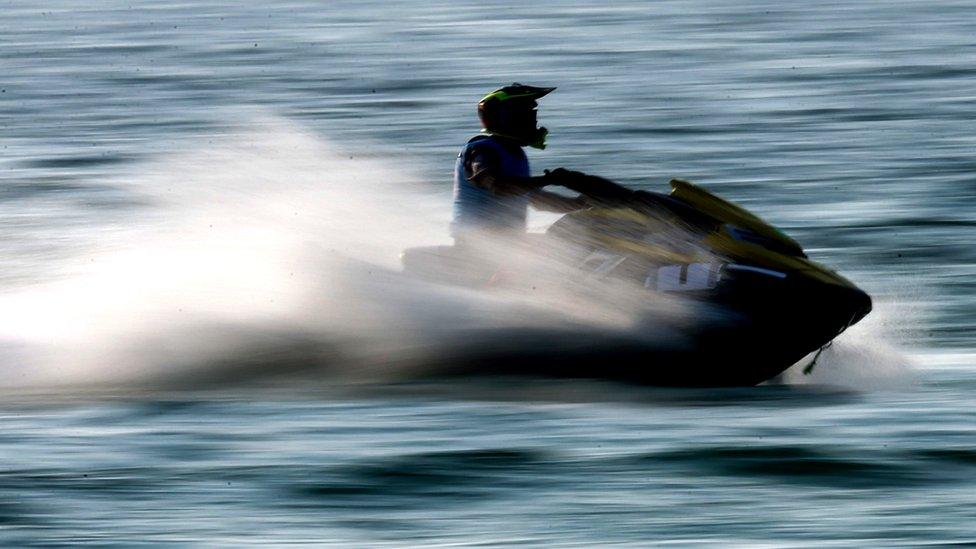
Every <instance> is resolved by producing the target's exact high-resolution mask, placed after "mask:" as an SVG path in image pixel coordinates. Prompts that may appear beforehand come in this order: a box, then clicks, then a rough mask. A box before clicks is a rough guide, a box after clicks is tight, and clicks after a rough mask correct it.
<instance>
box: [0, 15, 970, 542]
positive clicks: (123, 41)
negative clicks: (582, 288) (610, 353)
mask: <svg viewBox="0 0 976 549" xmlns="http://www.w3.org/2000/svg"><path fill="white" fill-rule="evenodd" d="M516 81H517V82H522V83H525V84H531V85H538V86H556V87H558V89H557V90H556V91H555V92H553V93H552V94H550V95H549V96H547V97H545V98H544V99H542V100H541V101H540V107H539V118H540V121H541V123H542V124H544V125H545V126H546V127H548V128H549V129H550V137H549V140H548V146H547V148H546V149H545V150H530V152H529V158H530V161H531V163H532V167H533V171H534V172H535V173H541V172H542V170H543V169H552V168H556V167H566V168H568V169H573V170H578V171H582V172H585V173H590V174H595V175H600V176H603V177H606V178H608V179H611V180H614V181H617V182H619V183H621V184H624V185H627V186H629V187H631V188H638V189H646V190H657V191H667V189H668V181H669V180H670V179H672V178H682V179H686V180H690V181H694V182H696V183H697V184H699V185H702V186H703V187H705V188H707V189H709V190H710V191H712V192H714V193H717V194H718V195H720V196H722V197H724V198H726V199H728V200H732V201H734V202H736V203H737V204H740V205H742V206H744V207H746V208H748V209H749V210H751V211H753V212H755V213H756V214H758V215H760V216H762V217H763V218H764V219H766V220H768V221H769V222H771V223H773V224H774V225H776V226H777V227H779V228H781V229H782V230H783V231H784V232H785V233H787V234H788V235H790V236H792V237H793V238H795V239H796V240H797V241H799V242H800V243H802V244H803V246H804V247H805V249H806V251H807V253H808V254H809V256H810V257H811V258H812V259H813V260H815V261H817V262H820V263H823V264H825V265H827V266H829V267H830V268H832V269H836V270H837V271H838V272H840V273H842V274H843V275H844V276H846V277H848V278H849V279H850V280H852V281H853V282H854V283H856V284H857V285H858V286H860V287H861V288H863V289H865V290H866V291H867V292H868V293H870V294H871V296H872V297H873V299H874V311H873V312H872V313H871V314H870V315H869V316H868V317H867V318H865V319H864V320H863V321H862V322H861V323H859V324H858V325H857V326H854V327H852V328H851V329H850V330H848V331H847V332H846V333H844V334H843V335H841V336H840V337H839V338H838V339H837V340H836V341H835V342H834V344H833V345H832V346H831V347H830V348H828V349H826V350H825V351H824V352H823V353H822V355H821V356H820V357H819V358H818V359H817V363H816V365H815V367H814V368H812V369H810V368H807V366H809V364H806V363H804V364H799V365H797V366H796V367H794V368H792V369H790V370H788V371H787V372H786V373H785V374H784V375H783V376H781V377H780V378H778V379H775V380H773V381H771V382H769V383H766V384H763V385H760V386H757V387H750V388H738V389H662V388H653V387H641V386H633V385H626V384H620V383H613V382H609V381H605V380H599V379H589V380H586V379H546V378H539V377H518V376H516V377H470V378H468V377H465V376H458V377H453V378H451V379H449V380H444V379H434V378H430V377H428V376H425V375H423V373H424V369H423V366H424V365H429V364H435V363H438V364H442V365H443V363H444V362H448V363H449V362H450V361H452V360H456V359H458V357H460V358H462V359H463V358H464V352H465V351H464V349H465V348H466V347H465V345H466V344H468V343H471V342H472V341H479V338H481V337H482V336H483V335H484V334H485V333H488V332H490V333H493V334H497V333H508V334H510V335H511V338H510V339H508V340H505V341H498V340H497V338H496V340H495V344H504V345H510V346H511V348H512V349H520V348H521V349H524V350H525V352H526V354H525V357H526V358H525V360H526V361H530V360H533V358H532V357H539V356H540V353H541V354H543V355H544V354H545V353H546V352H548V351H549V349H547V348H546V346H547V345H554V343H553V342H552V341H549V340H534V339H532V338H531V337H519V336H518V334H520V333H528V332H526V330H529V329H545V328H547V327H555V326H564V323H566V322H569V321H571V322H572V323H573V324H574V326H576V327H577V328H580V327H581V326H582V327H583V328H586V327H593V328H594V329H597V328H599V329H602V330H613V329H623V328H621V326H623V325H624V324H626V320H625V319H621V318H617V317H616V316H615V315H614V311H613V310H600V311H594V310H592V308H590V307H582V306H579V305H578V304H575V303H573V302H572V300H550V299H543V300H541V301H539V300H536V301H533V300H527V299H526V298H525V296H521V297H519V296H511V295H505V294H504V292H490V291H475V290H469V289H464V288H448V287H435V286H431V285H424V284H418V283H416V282H410V281H407V280H405V279H404V278H403V277H402V276H401V275H400V274H399V273H398V269H399V267H398V265H399V253H400V251H401V250H403V249H405V248H408V247H411V246H424V245H436V244H444V243H448V242H449V241H450V239H449V237H448V231H447V225H448V221H449V218H450V203H451V176H452V170H453V167H454V162H455V158H456V155H457V152H458V150H459V148H460V147H461V145H462V144H463V143H465V141H466V140H467V139H469V138H470V137H472V136H473V135H476V134H477V133H478V131H479V129H480V127H479V124H478V120H477V116H476V112H475V104H476V103H477V101H478V99H479V98H480V97H482V96H483V95H484V94H486V93H488V92H489V91H491V90H493V89H496V88H498V87H501V86H503V85H506V84H509V83H511V82H516ZM974 89H976V3H974V2H972V0H934V1H932V2H916V1H908V0H877V1H872V2H866V1H855V2H841V1H838V0H826V1H819V2H781V1H772V0H735V1H731V0H700V1H690V0H662V1H657V2H644V1H639V0H620V1H614V2H598V1H581V0H536V1H534V2H524V1H515V0H499V1H493V2H481V1H472V0H451V1H445V0H424V1H419V0H398V1H393V2H379V1H375V0H356V1H351V0H328V1H313V0H281V1H278V2H267V3H258V2H255V3H251V2H231V1H227V0H163V1H153V2H150V1H146V0H88V1H86V2H80V1H74V0H50V1H47V2H33V1H28V0H2V1H0V265H2V269H0V545H2V546H4V547H61V546H71V547H75V546H94V547H140V546H153V547H155V546H176V547H183V546H185V547H196V546H207V547H242V546H299V545H308V546H314V547H472V546H473V547H547V548H548V547H615V546H619V547H652V546H661V547H723V548H724V547H858V548H862V547H920V546H921V547H945V546H972V545H976V412H974V410H973V396H972V395H973V392H974V391H976V360H974V357H976V348H974V347H976V246H974V242H976V208H974V207H973V202H972V201H973V200H974V199H976V92H974ZM553 219H554V218H553V216H551V215H549V216H547V215H544V214H533V217H532V219H531V226H532V228H533V230H536V231H539V230H544V229H545V227H546V226H547V224H548V223H551V222H552V221H553ZM552 282H554V281H552V280H547V278H546V276H545V273H540V274H539V286H540V288H542V287H545V286H547V285H548V284H549V283H552ZM567 319H570V320H567ZM803 320H804V311H803V310H796V311H794V313H793V314H792V315H791V317H790V318H784V319H783V322H784V323H792V324H795V325H796V326H797V328H796V329H797V330H802V329H803V325H804V324H803ZM642 329H643V330H646V331H647V332H648V333H649V335H653V334H651V332H655V331H656V330H658V328H656V327H655V326H653V325H649V326H643V327H642ZM669 329H671V327H667V326H663V325H662V326H661V327H660V330H661V333H669V332H668V331H667V330H669ZM500 331H501V332H500ZM531 333H537V332H531ZM662 337H663V336H662ZM576 343H577V344H579V342H576ZM519 346H521V347H519ZM555 351H556V350H555V349H554V350H553V352H555ZM561 352H565V351H564V350H563V351H561ZM755 353H756V354H757V356H758V354H759V353H762V349H761V348H757V349H755ZM515 354H516V355H518V353H515ZM647 367H648V368H673V367H681V365H676V364H648V366H647ZM726 367H728V368H739V367H748V358H746V359H743V358H742V357H730V359H729V363H728V364H727V366H726ZM804 370H808V372H806V373H805V372H804Z"/></svg>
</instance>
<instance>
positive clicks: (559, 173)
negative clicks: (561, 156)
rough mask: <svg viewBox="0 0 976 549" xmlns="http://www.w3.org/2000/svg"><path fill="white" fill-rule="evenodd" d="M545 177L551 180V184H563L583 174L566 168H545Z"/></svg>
mask: <svg viewBox="0 0 976 549" xmlns="http://www.w3.org/2000/svg"><path fill="white" fill-rule="evenodd" d="M545 174H546V176H545V177H546V179H547V180H550V181H552V184H553V185H563V184H565V183H566V182H567V181H570V180H573V179H577V178H579V177H582V176H583V173H582V172H574V171H572V170H567V169H566V168H556V169H555V170H545Z"/></svg>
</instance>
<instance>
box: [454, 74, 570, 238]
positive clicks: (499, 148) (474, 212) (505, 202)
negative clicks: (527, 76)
mask: <svg viewBox="0 0 976 549" xmlns="http://www.w3.org/2000/svg"><path fill="white" fill-rule="evenodd" d="M555 89H556V88H537V87H534V86H526V85H523V84H519V83H517V82H516V83H514V84H512V85H510V86H505V87H504V88H501V89H498V90H495V91H493V92H491V93H489V94H488V95H486V96H485V97H484V98H483V99H482V100H481V101H480V102H479V103H478V117H479V118H480V119H481V125H482V126H483V127H484V131H483V133H482V134H481V135H478V136H475V137H473V138H472V139H471V140H469V141H468V142H467V144H465V145H464V147H462V148H461V152H460V153H459V154H458V157H457V163H456V165H455V167H454V219H453V221H452V222H451V233H452V235H453V236H454V239H455V241H456V242H457V243H458V244H459V245H464V244H466V243H468V242H469V241H470V240H471V239H472V238H477V237H479V236H484V235H492V236H500V237H503V238H504V237H509V238H517V237H518V236H519V235H521V234H524V233H525V228H526V218H527V215H528V206H529V205H530V204H531V205H532V206H533V207H535V208H536V209H539V210H543V211H550V212H558V213H566V212H571V211H573V210H578V209H580V208H584V207H586V200H585V199H584V198H583V197H582V196H579V197H576V198H570V197H566V196H562V195H559V194H556V193H552V192H547V191H543V190H542V187H544V186H546V185H552V184H560V185H563V184H565V182H564V179H566V177H565V176H566V174H570V173H572V174H577V172H568V171H566V170H562V169H557V170H554V171H553V172H548V171H547V172H546V174H545V175H542V176H536V177H533V176H532V175H531V174H530V172H529V161H528V159H527V158H526V156H525V152H524V151H523V150H522V149H523V148H524V147H533V148H536V149H544V148H546V135H547V134H548V133H549V132H548V130H546V129H545V128H541V127H538V126H537V121H536V106H537V103H536V100H537V99H539V98H541V97H543V96H545V95H547V94H548V93H550V92H551V91H553V90H555ZM578 175H582V174H578Z"/></svg>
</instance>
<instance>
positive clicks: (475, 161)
mask: <svg viewBox="0 0 976 549" xmlns="http://www.w3.org/2000/svg"><path fill="white" fill-rule="evenodd" d="M473 166H477V167H478V168H479V170H480V169H485V168H487V169H490V170H491V173H493V174H496V175H500V176H517V177H529V159H528V158H527V157H526V156H525V151H523V150H522V147H520V146H518V145H517V144H515V143H513V142H511V141H509V140H507V139H504V138H498V137H495V136H492V135H479V136H477V137H474V138H472V139H471V140H470V141H468V142H467V144H465V145H464V147H462V148H461V152H460V153H459V154H458V157H457V163H456V164H455V166H454V220H453V221H452V222H451V234H452V235H453V236H454V237H455V238H457V237H458V236H459V235H462V234H465V233H471V232H479V231H489V232H503V233H516V232H525V226H526V219H527V216H528V206H529V194H530V192H526V193H523V194H520V195H508V196H499V195H496V194H495V193H493V192H492V191H490V190H488V189H484V188H482V187H479V186H478V185H476V184H475V183H474V182H472V181H471V179H470V178H471V176H472V173H473V168H472V167H473Z"/></svg>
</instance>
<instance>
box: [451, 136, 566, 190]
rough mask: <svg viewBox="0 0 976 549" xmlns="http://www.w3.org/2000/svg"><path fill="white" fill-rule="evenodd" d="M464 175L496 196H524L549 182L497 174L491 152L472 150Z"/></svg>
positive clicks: (493, 156)
mask: <svg viewBox="0 0 976 549" xmlns="http://www.w3.org/2000/svg"><path fill="white" fill-rule="evenodd" d="M464 175H465V177H467V178H468V180H469V181H471V182H472V183H474V184H475V185H477V186H479V187H481V188H483V189H488V190H489V191H491V192H493V193H494V194H498V195H513V194H524V193H526V192H528V191H533V190H536V189H539V188H542V187H544V186H546V185H547V184H548V183H549V181H547V178H546V177H544V176H541V177H519V176H511V175H503V174H501V173H499V169H498V161H497V159H496V158H495V155H494V154H493V151H492V150H490V149H485V148H478V147H476V148H474V149H473V150H471V151H470V152H469V153H468V157H467V158H466V159H465V163H464Z"/></svg>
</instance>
